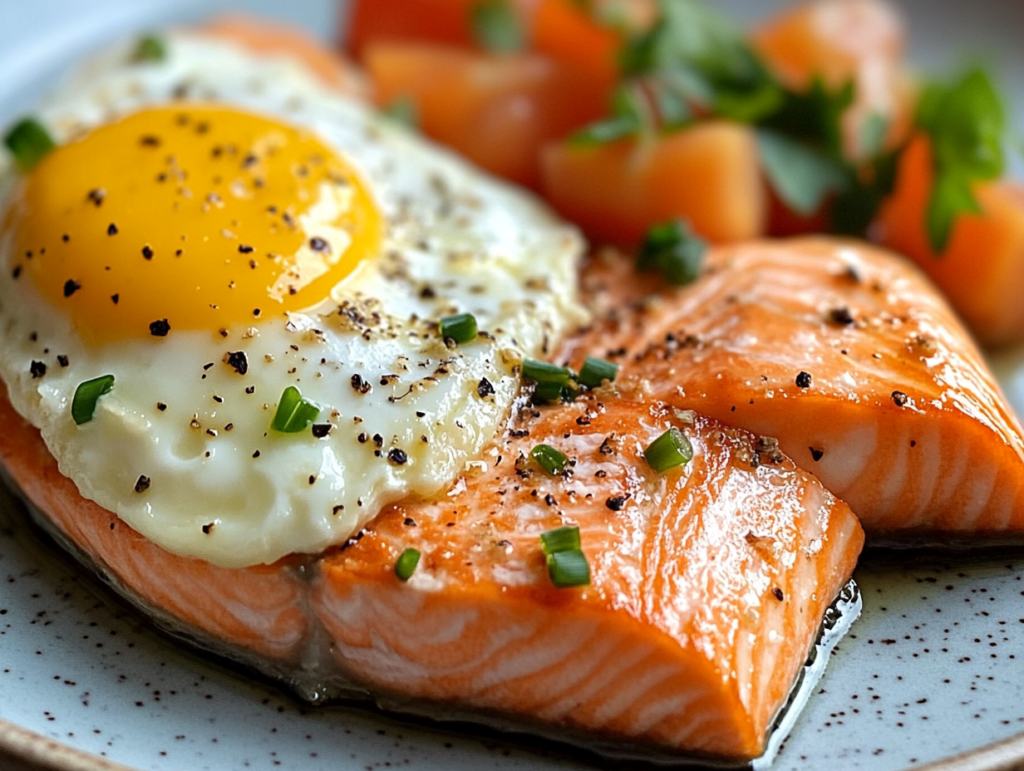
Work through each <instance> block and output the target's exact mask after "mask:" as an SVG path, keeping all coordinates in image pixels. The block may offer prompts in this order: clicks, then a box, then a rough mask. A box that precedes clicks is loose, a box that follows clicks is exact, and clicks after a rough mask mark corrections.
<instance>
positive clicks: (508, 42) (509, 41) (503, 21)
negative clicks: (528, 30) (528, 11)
mask: <svg viewBox="0 0 1024 771" xmlns="http://www.w3.org/2000/svg"><path fill="white" fill-rule="evenodd" d="M469 13H470V19H469V20H470V24H471V26H472V28H473V37H474V38H475V40H476V42H477V44H478V45H479V46H480V47H481V48H483V49H484V50H485V51H489V52H491V53H495V54H512V53H516V52H518V51H522V50H523V48H524V47H525V45H526V35H525V33H524V32H523V25H522V24H521V23H520V21H519V17H518V16H517V15H516V11H515V9H514V8H513V7H512V4H511V3H509V2H508V0H480V1H479V2H476V3H473V5H472V6H471V7H470V10H469Z"/></svg>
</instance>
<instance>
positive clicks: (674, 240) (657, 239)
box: [636, 219, 708, 286]
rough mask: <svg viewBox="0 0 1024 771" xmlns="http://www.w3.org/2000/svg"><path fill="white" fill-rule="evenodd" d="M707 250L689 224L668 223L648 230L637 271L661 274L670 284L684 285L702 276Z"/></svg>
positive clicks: (678, 221) (676, 221)
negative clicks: (701, 271)
mask: <svg viewBox="0 0 1024 771" xmlns="http://www.w3.org/2000/svg"><path fill="white" fill-rule="evenodd" d="M707 250H708V245H707V242H705V241H704V240H703V239H701V238H700V237H699V236H697V235H696V234H695V233H694V232H693V231H692V230H691V229H690V226H689V224H688V223H687V222H684V221H683V220H680V219H674V220H669V221H668V222H663V223H661V224H658V225H655V226H654V227H652V228H651V229H650V230H648V231H647V235H646V237H645V238H644V242H643V245H642V246H641V247H640V254H639V255H638V257H637V263H636V269H637V270H639V271H650V270H657V271H661V273H662V274H663V275H664V276H665V279H666V280H667V281H668V282H669V283H670V284H672V285H674V286H684V285H686V284H689V283H690V282H692V281H694V280H696V278H697V277H698V276H699V275H700V270H701V266H702V265H703V263H704V254H705V253H706V252H707Z"/></svg>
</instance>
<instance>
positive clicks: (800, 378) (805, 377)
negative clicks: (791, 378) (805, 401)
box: [796, 372, 814, 388]
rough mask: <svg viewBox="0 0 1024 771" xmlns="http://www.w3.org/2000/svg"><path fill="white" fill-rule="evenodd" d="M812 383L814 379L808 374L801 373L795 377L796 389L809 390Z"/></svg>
mask: <svg viewBox="0 0 1024 771" xmlns="http://www.w3.org/2000/svg"><path fill="white" fill-rule="evenodd" d="M813 382H814V379H813V378H812V377H811V373H810V372H801V373H800V374H799V375H797V376H796V385H797V388H810V387H811V383H813Z"/></svg>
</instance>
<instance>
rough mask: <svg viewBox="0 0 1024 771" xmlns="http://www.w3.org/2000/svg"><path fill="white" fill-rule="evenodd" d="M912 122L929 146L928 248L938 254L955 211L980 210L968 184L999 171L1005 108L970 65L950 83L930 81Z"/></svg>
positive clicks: (993, 176) (988, 81) (981, 74)
mask: <svg viewBox="0 0 1024 771" xmlns="http://www.w3.org/2000/svg"><path fill="white" fill-rule="evenodd" d="M916 123H917V126H918V127H919V128H921V129H923V130H924V131H925V133H926V134H927V135H928V137H929V139H930V140H931V145H932V163H933V167H934V170H935V184H934V187H933V189H932V194H931V198H930V199H929V201H928V210H927V214H926V220H927V221H926V225H927V230H928V240H929V243H930V246H931V248H932V251H934V252H935V253H936V254H941V253H942V252H944V251H945V250H946V247H947V246H948V245H949V237H950V234H951V233H952V231H953V224H954V222H955V220H956V217H957V215H959V214H961V213H965V212H968V213H969V212H978V210H979V207H978V202H977V200H976V199H975V198H974V194H973V192H972V189H971V188H972V185H973V183H974V182H977V181H982V180H989V179H996V178H998V177H1000V176H1001V175H1002V173H1003V169H1004V166H1005V157H1004V154H1003V138H1004V135H1005V131H1006V110H1005V108H1004V107H1003V104H1002V101H1001V99H1000V98H999V94H998V93H997V92H996V89H995V86H994V85H993V83H992V80H991V78H989V76H988V75H987V74H986V73H985V72H984V71H983V70H981V69H977V68H975V69H972V70H969V71H968V72H967V73H965V74H964V75H962V76H961V77H960V78H958V79H957V80H955V81H953V82H952V83H949V84H938V83H932V84H930V85H929V86H928V87H927V88H926V89H925V90H924V93H923V94H922V95H921V101H920V103H919V105H918V110H917V116H916Z"/></svg>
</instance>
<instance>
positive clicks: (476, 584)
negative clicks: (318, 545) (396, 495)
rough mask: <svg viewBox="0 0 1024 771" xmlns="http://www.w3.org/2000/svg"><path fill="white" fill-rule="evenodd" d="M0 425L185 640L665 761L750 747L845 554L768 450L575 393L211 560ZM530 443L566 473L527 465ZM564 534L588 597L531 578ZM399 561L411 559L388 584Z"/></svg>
mask: <svg viewBox="0 0 1024 771" xmlns="http://www.w3.org/2000/svg"><path fill="white" fill-rule="evenodd" d="M0 419H2V420H3V421H4V425H5V431H4V432H2V433H0V459H2V461H3V463H4V465H5V467H6V469H7V471H8V473H9V474H10V476H11V477H12V478H13V480H14V481H15V482H16V484H17V485H19V486H20V488H21V489H22V491H23V492H24V494H25V495H26V496H27V497H28V499H29V500H30V501H31V502H32V503H34V504H35V505H36V506H37V507H38V508H40V509H41V510H42V511H44V512H46V515H47V516H48V517H49V518H50V520H51V521H52V523H53V524H54V525H55V526H56V527H57V528H58V529H59V530H60V531H61V532H62V533H63V534H64V535H65V536H66V537H67V538H68V539H70V540H71V541H72V542H73V543H74V545H75V546H76V547H77V548H78V549H79V550H80V551H81V552H84V553H85V555H87V556H88V557H89V558H91V559H92V560H93V561H94V563H95V564H96V565H97V566H98V567H99V569H100V571H101V572H102V573H104V574H105V575H106V576H108V577H109V578H110V579H111V580H112V581H113V583H115V585H117V586H118V587H119V588H121V589H122V590H123V591H125V592H126V593H127V594H129V595H130V596H131V597H133V598H134V599H136V600H138V601H140V602H141V603H142V604H143V605H144V606H146V607H147V609H149V610H150V612H154V611H155V612H156V614H157V615H158V617H160V618H163V619H165V620H166V619H167V618H173V619H175V620H176V621H177V622H178V624H179V625H180V624H184V625H185V630H186V631H192V632H198V633H199V634H200V638H201V639H204V640H210V639H212V640H214V641H217V642H219V643H223V644H226V645H228V646H230V647H232V648H233V649H235V650H236V652H238V653H240V654H241V657H242V658H243V659H245V660H247V661H252V657H251V655H250V654H252V653H255V654H257V655H258V656H259V657H260V660H261V661H262V662H263V663H264V664H266V665H267V667H266V668H267V669H268V670H269V671H272V672H274V673H278V674H280V673H281V672H282V671H288V672H290V674H291V675H293V676H294V677H295V678H299V679H301V678H303V677H305V678H309V677H313V678H316V679H317V681H318V684H324V685H326V686H328V687H330V686H332V685H334V686H344V687H345V688H346V690H349V691H350V690H351V687H352V686H353V685H354V686H356V687H361V688H365V689H367V690H368V692H370V693H371V694H373V695H376V696H378V697H382V698H383V697H387V698H392V699H393V698H394V697H396V696H397V697H402V698H413V699H421V700H427V701H429V702H432V703H436V704H438V705H443V706H445V707H447V708H448V709H453V708H454V709H457V710H458V711H459V713H460V714H463V715H464V714H465V713H466V711H467V710H472V709H480V710H483V711H484V712H486V713H487V714H490V715H494V714H498V715H507V716H514V717H517V718H520V719H526V720H527V721H531V722H533V723H534V724H535V725H538V726H546V727H547V728H548V729H550V728H552V727H553V728H556V729H562V728H565V729H575V730H578V731H581V732H583V733H585V734H588V735H589V736H591V737H600V738H601V740H606V739H612V740H615V739H618V740H624V741H628V742H635V743H636V744H637V745H638V746H649V747H656V748H659V749H661V750H668V751H670V752H673V753H675V752H685V753H698V754H701V755H708V756H714V757H719V758H727V759H730V760H746V759H750V758H754V757H757V756H758V755H760V754H761V752H762V751H763V749H764V746H765V741H766V737H767V734H768V732H769V728H770V726H771V723H772V720H773V718H774V717H775V716H776V714H777V713H778V712H779V710H780V708H781V707H782V706H783V705H784V704H785V702H786V698H787V695H788V694H789V692H790V690H791V688H792V686H793V683H794V680H795V679H796V677H797V675H798V673H799V672H800V669H801V667H802V665H803V664H804V661H805V659H806V657H807V655H808V652H809V650H810V649H811V647H812V645H813V643H814V641H815V638H816V635H817V632H818V629H819V626H820V624H821V621H822V617H823V614H824V612H825V610H826V608H827V607H828V606H829V604H830V603H831V602H832V601H833V599H834V598H835V597H836V595H837V594H838V593H839V591H840V589H841V588H842V587H843V586H844V584H845V583H846V582H847V581H848V580H849V577H850V575H851V573H852V571H853V567H854V564H855V562H856V559H857V556H858V554H859V551H860V548H861V545H862V543H863V533H862V531H861V528H860V525H859V524H858V523H857V521H856V519H855V517H854V516H853V514H852V513H851V512H850V510H849V508H848V507H847V506H846V505H845V504H843V503H842V502H840V501H838V500H837V499H836V498H834V497H833V496H832V494H831V493H829V492H828V491H826V490H825V489H824V488H823V487H822V486H821V485H820V484H819V483H818V482H817V481H816V480H815V479H814V478H813V477H812V476H811V475H809V474H807V473H806V472H803V471H801V470H799V469H798V468H797V467H796V466H795V465H794V464H793V462H792V461H790V460H789V459H788V458H786V457H785V456H783V455H782V454H781V453H779V452H778V451H777V449H776V448H775V447H774V444H773V443H772V442H771V441H770V440H765V439H759V438H758V437H755V436H753V435H752V434H749V433H747V432H745V431H742V430H738V429H732V428H724V427H722V426H721V425H719V424H718V423H716V422H715V421H713V420H708V419H705V418H701V417H698V416H694V415H692V414H690V413H681V412H678V411H676V410H674V409H671V408H668V407H665V406H664V405H660V404H657V403H655V402H647V403H644V402H640V401H628V400H626V399H624V398H612V399H609V400H599V399H598V398H597V397H596V396H593V395H591V397H589V398H588V399H586V400H582V401H579V402H577V403H574V404H570V405H562V406H558V407H550V408H545V409H542V410H538V411H532V410H530V411H528V412H527V414H526V415H524V416H523V417H522V419H521V421H520V422H519V423H518V424H517V425H516V426H515V427H514V428H513V429H512V430H511V431H510V432H509V434H508V435H507V436H506V437H505V438H504V439H503V440H502V441H501V442H500V443H499V444H497V445H496V446H495V447H494V448H493V449H492V450H491V452H490V453H488V454H487V455H486V456H485V458H484V459H483V460H482V461H481V462H480V467H479V468H473V469H469V470H468V471H467V473H466V475H464V476H463V477H461V478H459V479H457V480H456V481H455V482H454V484H453V485H452V487H451V489H450V490H448V491H447V492H446V493H445V494H444V495H442V496H440V497H439V498H438V499H437V500H436V501H421V502H405V503H403V504H399V505H394V506H392V507H390V508H388V509H386V510H385V511H384V512H382V513H381V514H380V515H379V516H378V517H377V519H375V520H374V521H373V522H372V523H371V525H370V526H369V527H367V528H366V529H365V530H364V531H362V532H361V533H360V534H358V536H357V537H355V538H352V539H350V540H349V542H348V543H347V544H346V545H344V546H342V547H339V548H337V549H334V550H332V551H331V552H329V553H327V554H325V555H306V556H301V555H296V556H295V557H294V558H292V559H289V560H283V561H279V562H277V563H275V564H273V565H266V566H258V567H252V568H246V569H227V568H219V567H215V566H213V565H210V564H209V563H206V562H203V561H202V560H197V559H192V558H187V557H182V556H178V555H175V554H172V553H170V552H168V551H165V550H163V549H161V548H160V547H158V546H156V545H155V544H153V543H152V542H151V541H149V540H147V539H146V538H145V537H143V536H142V535H140V534H138V533H136V532H135V531H133V530H132V529H131V528H130V527H128V526H127V525H126V524H124V523H123V522H122V521H120V520H119V519H118V518H117V517H116V516H115V515H113V514H111V513H110V512H107V511H105V510H103V509H102V508H100V507H98V506H97V505H96V504H94V503H92V502H91V501H88V500H86V499H84V498H82V497H81V496H80V495H79V493H78V491H77V489H76V488H75V486H74V484H73V483H72V482H71V481H70V480H68V479H67V478H66V477H64V476H63V475H61V474H60V472H59V470H58V469H57V466H56V463H55V462H54V460H53V458H52V457H51V456H50V454H49V453H48V451H47V450H46V447H45V445H44V444H43V442H42V439H41V438H40V436H39V433H38V432H37V431H36V430H35V429H34V428H33V427H31V426H30V425H29V424H28V423H26V422H25V421H24V420H23V419H22V418H21V417H20V416H19V415H18V414H17V413H16V412H14V410H13V409H12V407H11V406H10V404H9V402H8V401H7V399H6V398H0ZM669 426H676V427H678V428H680V429H682V431H683V432H684V434H685V435H686V436H687V437H688V438H689V441H690V443H691V445H692V448H693V459H692V461H690V462H689V463H688V464H686V465H684V466H682V467H679V468H676V469H673V470H670V471H667V472H664V473H661V474H658V473H655V472H654V471H653V469H651V468H650V466H649V465H648V464H647V462H646V461H645V459H644V456H643V449H644V448H645V447H646V446H647V445H648V444H650V442H651V441H652V440H653V439H655V438H656V437H657V436H659V435H660V434H661V433H662V432H663V431H664V430H665V429H667V428H668V427H669ZM541 442H544V443H547V444H550V445H552V446H555V447H557V448H560V449H561V451H562V452H564V453H565V454H566V455H567V456H568V458H569V460H570V462H571V464H572V465H570V466H569V469H570V470H569V471H568V472H566V473H564V474H562V475H560V476H557V477H555V476H550V475H548V474H547V473H546V472H545V471H543V470H542V469H541V468H540V467H539V466H537V465H536V463H535V462H534V461H528V460H526V456H528V454H529V453H530V450H531V449H532V448H533V447H534V446H535V445H537V444H538V443H541ZM562 525H578V526H579V529H580V537H581V543H582V550H583V552H584V554H585V555H586V557H587V559H588V561H589V565H590V570H591V573H592V583H591V584H590V585H589V586H585V587H578V588H567V589H557V588H555V587H554V585H553V584H552V580H551V578H550V577H549V575H548V574H547V571H546V567H545V557H544V554H543V551H542V548H541V541H540V534H541V533H542V532H544V531H547V530H550V529H553V528H556V527H559V526H562ZM407 548H415V549H417V550H419V551H420V552H421V554H422V558H421V561H420V564H419V566H418V567H417V569H416V571H415V572H414V573H413V575H412V577H411V578H410V580H408V581H407V582H403V581H402V580H400V579H399V578H398V577H397V576H396V572H395V562H396V559H397V557H398V556H399V554H400V553H401V552H402V551H403V550H405V549H407ZM299 565H303V567H304V569H303V570H297V569H296V568H297V567H298V566H299ZM303 574H304V575H305V576H307V578H306V579H305V580H302V579H300V578H299V576H300V575H303ZM310 575H312V576H313V578H312V580H311V581H310V580H309V578H308V576H310ZM179 631H181V629H180V628H179ZM325 639H326V640H327V641H328V643H329V648H330V651H331V653H329V654H327V653H325V650H326V648H325V646H324V640H325ZM321 656H323V658H319V657H321ZM300 662H301V664H302V668H301V669H300ZM282 665H285V666H284V670H282ZM310 668H312V669H310Z"/></svg>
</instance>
